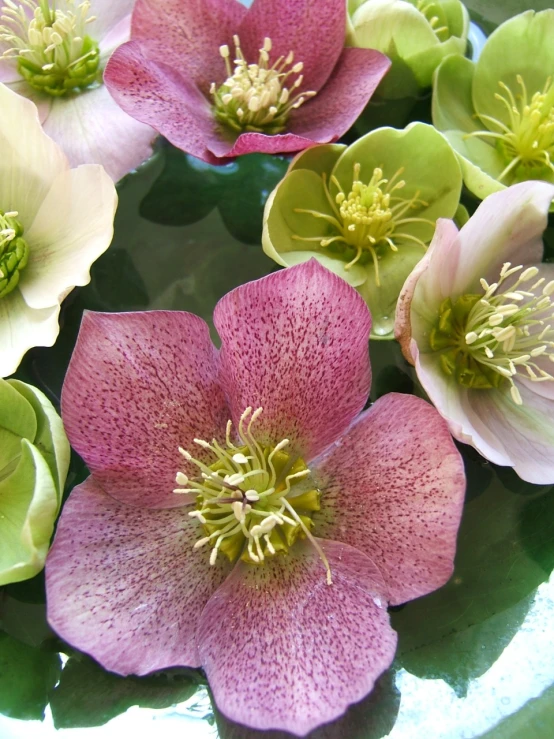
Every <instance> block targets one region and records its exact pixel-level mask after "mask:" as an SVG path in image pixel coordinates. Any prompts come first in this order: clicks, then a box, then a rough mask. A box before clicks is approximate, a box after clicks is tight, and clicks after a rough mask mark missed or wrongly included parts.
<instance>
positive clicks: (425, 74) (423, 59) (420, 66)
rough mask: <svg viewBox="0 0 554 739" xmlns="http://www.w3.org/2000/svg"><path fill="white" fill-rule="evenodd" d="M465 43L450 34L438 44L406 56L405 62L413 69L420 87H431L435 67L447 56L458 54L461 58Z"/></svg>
mask: <svg viewBox="0 0 554 739" xmlns="http://www.w3.org/2000/svg"><path fill="white" fill-rule="evenodd" d="M466 44H467V41H466V40H465V39H460V38H457V37H455V36H451V37H450V38H449V39H447V40H446V41H444V42H443V43H442V44H440V46H432V47H431V48H430V49H425V50H423V51H419V52H417V53H416V54H412V55H411V56H409V57H406V62H407V64H408V65H409V66H410V67H411V69H413V71H414V74H415V78H416V80H417V82H418V84H419V85H420V87H431V84H432V82H433V73H434V71H435V69H436V68H437V67H438V66H439V64H440V63H441V62H442V60H443V59H445V58H446V57H447V56H450V55H459V56H460V59H463V58H464V57H463V54H464V52H465V48H466Z"/></svg>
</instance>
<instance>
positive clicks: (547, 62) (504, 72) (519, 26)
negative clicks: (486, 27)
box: [473, 9, 554, 123]
mask: <svg viewBox="0 0 554 739" xmlns="http://www.w3.org/2000/svg"><path fill="white" fill-rule="evenodd" d="M553 39H554V10H552V9H550V10H544V11H542V12H540V13H535V11H533V10H528V11H526V12H525V13H521V14H520V15H516V16H515V17H514V18H511V19H510V20H507V21H506V22H505V23H502V25H501V26H499V27H498V28H497V29H496V31H494V33H492V34H491V36H490V37H489V38H488V39H487V42H486V44H485V46H484V48H483V51H482V52H481V56H480V57H479V60H478V62H477V64H476V69H475V81H474V86H473V103H474V106H475V109H476V110H477V111H478V112H479V113H484V114H486V115H489V116H492V117H493V118H499V119H500V120H502V121H504V122H505V123H506V122H507V121H508V120H509V114H508V111H507V108H506V106H505V105H504V104H503V103H502V102H501V101H499V100H497V99H495V97H494V95H495V94H496V93H502V90H501V89H500V87H499V86H498V83H499V82H500V81H502V82H504V84H506V85H508V87H509V88H510V89H511V90H512V92H513V93H514V95H515V94H519V93H521V88H520V86H519V85H518V83H517V81H516V76H517V75H518V74H521V75H522V77H523V79H524V82H525V85H526V88H527V92H528V94H529V95H532V94H533V93H535V92H539V91H542V89H543V87H544V85H545V82H546V80H547V78H548V77H549V76H550V77H551V76H552V74H553V72H554V43H553Z"/></svg>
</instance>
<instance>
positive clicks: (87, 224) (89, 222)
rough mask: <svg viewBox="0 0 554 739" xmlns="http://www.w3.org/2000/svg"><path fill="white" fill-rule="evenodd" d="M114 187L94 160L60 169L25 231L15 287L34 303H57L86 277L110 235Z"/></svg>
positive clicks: (44, 304) (107, 242)
mask: <svg viewBox="0 0 554 739" xmlns="http://www.w3.org/2000/svg"><path fill="white" fill-rule="evenodd" d="M116 207H117V193H116V190H115V186H114V184H113V182H112V180H111V179H110V178H109V177H108V175H107V174H106V172H105V171H104V169H103V168H102V167H100V166H99V165H97V164H85V165H83V166H82V167H78V168H77V169H72V170H69V171H67V172H64V173H62V174H61V175H59V176H58V177H57V178H56V180H55V182H54V183H53V184H52V188H51V190H50V192H49V193H48V195H47V196H46V198H45V200H44V202H43V203H42V206H41V208H40V210H39V211H38V213H37V216H36V218H35V220H34V222H33V223H32V225H31V226H30V227H29V229H28V231H27V232H26V234H25V237H26V239H27V243H28V245H29V250H30V256H29V263H28V264H27V267H26V268H25V269H24V271H23V272H22V273H21V280H20V283H19V288H20V290H21V294H22V295H23V297H24V299H25V302H26V303H27V304H28V305H29V306H31V307H32V308H36V309H40V308H47V307H49V306H52V305H56V304H57V303H60V302H61V301H62V300H63V299H64V297H65V296H66V295H67V293H68V292H70V291H71V290H72V289H73V288H74V287H75V286H76V285H86V284H87V283H88V282H90V267H91V265H92V263H93V262H94V261H95V260H96V259H98V257H99V256H100V255H101V254H103V253H104V252H105V251H106V249H107V248H108V246H109V245H110V243H111V240H112V236H113V219H114V215H115V209H116Z"/></svg>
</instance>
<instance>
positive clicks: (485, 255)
mask: <svg viewBox="0 0 554 739" xmlns="http://www.w3.org/2000/svg"><path fill="white" fill-rule="evenodd" d="M553 198H554V185H551V184H548V183H546V182H539V181H529V182H522V183H521V184H519V185H512V187H509V188H507V189H506V190H502V191H500V192H496V193H493V194H492V195H489V197H488V198H486V199H485V200H484V201H483V202H482V203H481V205H480V206H479V207H478V208H477V210H476V211H475V213H474V215H473V216H472V217H471V218H470V219H469V221H468V222H467V223H466V224H465V225H464V226H463V228H462V229H461V231H460V243H461V249H460V261H459V264H458V269H457V273H456V280H455V283H454V287H453V293H454V294H455V295H460V294H462V293H466V292H472V291H475V290H477V291H478V292H480V291H479V287H478V286H479V279H480V278H481V277H485V278H486V279H491V280H493V279H494V278H495V277H498V273H499V271H500V268H501V267H502V264H503V263H504V262H511V263H512V264H514V265H518V264H529V263H533V262H540V261H541V259H542V252H543V244H542V234H543V231H544V230H545V228H546V225H547V219H548V209H549V207H550V203H551V201H552V199H553Z"/></svg>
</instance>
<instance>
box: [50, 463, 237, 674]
mask: <svg viewBox="0 0 554 739" xmlns="http://www.w3.org/2000/svg"><path fill="white" fill-rule="evenodd" d="M197 526H198V525H197V524H195V523H193V522H192V521H191V520H190V518H188V516H187V514H186V511H185V510H182V509H179V510H175V509H173V510H163V511H152V510H146V509H140V508H135V507H131V506H127V505H125V504H124V503H119V502H117V501H116V500H114V499H113V498H111V497H110V496H109V495H106V493H104V492H103V491H102V489H101V488H100V486H99V485H98V483H97V482H95V481H94V479H93V477H89V478H88V480H86V481H85V482H84V483H83V484H82V485H79V486H78V487H76V488H75V489H74V490H73V492H72V493H71V495H70V497H69V499H68V501H67V503H66V504H65V506H64V509H63V512H62V515H61V518H60V521H59V523H58V528H57V532H56V537H55V540H54V544H53V546H52V549H51V550H50V554H49V555H48V561H47V564H46V591H47V597H48V620H49V622H50V625H51V626H52V628H53V629H54V630H55V631H56V632H57V633H58V634H59V635H60V636H61V638H62V639H63V640H64V641H66V642H68V643H69V644H71V645H72V646H74V647H76V648H77V649H80V650H81V651H83V652H86V653H87V654H90V655H91V656H92V657H94V659H95V660H97V661H98V662H100V664H101V665H102V666H103V667H105V668H106V669H107V670H111V671H112V672H117V673H119V674H121V675H128V674H135V675H144V674H146V673H148V672H152V671H153V670H159V669H161V668H163V667H172V666H174V665H186V666H190V667H199V666H200V661H199V657H198V651H197V642H196V628H197V624H198V619H199V617H200V614H201V613H202V610H203V608H204V606H205V604H206V603H207V601H208V599H209V598H210V596H211V595H212V593H213V592H214V591H215V590H216V588H217V587H218V586H219V585H220V584H221V583H222V582H223V581H224V579H225V577H226V576H227V573H228V571H229V570H230V566H229V564H228V563H226V562H225V561H223V560H224V558H223V557H220V561H218V563H216V565H215V566H214V567H210V565H209V564H208V558H207V554H206V552H205V551H202V550H194V549H193V543H194V540H195V538H196V535H197V534H198V533H199V532H198V530H197Z"/></svg>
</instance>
